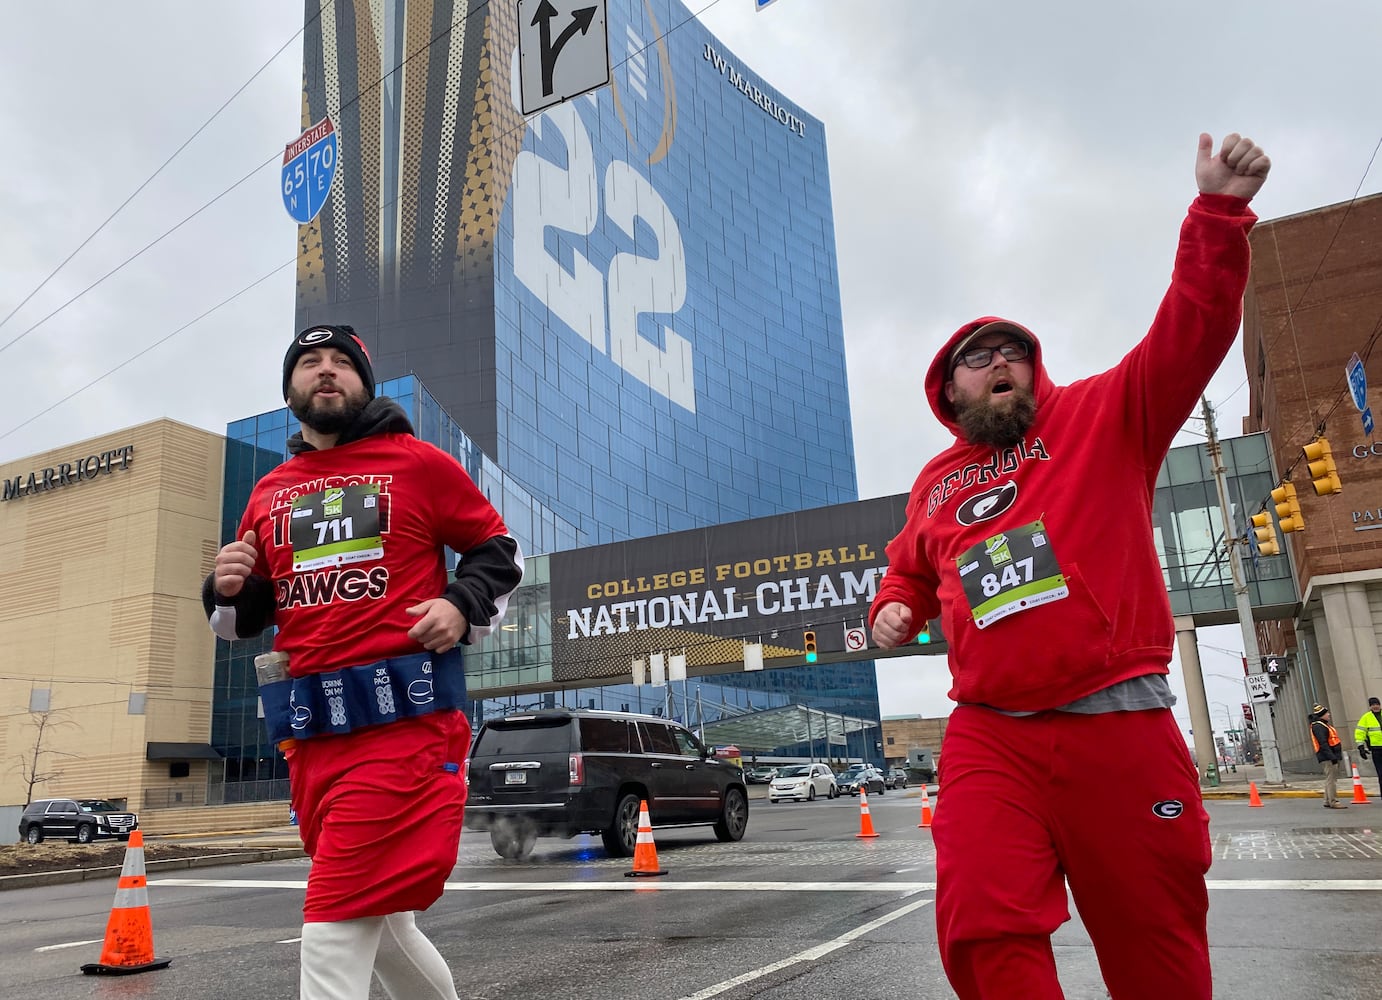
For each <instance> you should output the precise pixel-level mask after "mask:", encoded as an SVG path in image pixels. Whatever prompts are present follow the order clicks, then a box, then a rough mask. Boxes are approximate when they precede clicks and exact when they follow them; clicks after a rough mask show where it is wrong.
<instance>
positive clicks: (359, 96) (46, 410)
mask: <svg viewBox="0 0 1382 1000" xmlns="http://www.w3.org/2000/svg"><path fill="white" fill-rule="evenodd" d="M489 2H490V0H481V2H480V3H479V4H477V5H476V6H475V7H473V8H471V9H469V10H468V11H467V12H466V14H465V16H464V17H462V18H459V19H457V20H456V21H453V22H452V23H451V24H450V25H449V26H448V27H447V28H445V29H444V30H442V31H440V32H438V33H437V34H436V35H434V36H433V37H432V38H431V40H430V41H429V42H428V43H427V44H426V45H424V46H421V47H420V48H418V49H417V50H416V51H415V52H413V54H412V55H409V56H407V57H406V58H405V59H404V60H403V61H402V62H400V63H399V64H398V65H397V66H395V67H394V68H393V69H392V70H390V71H389V72H388V73H385V74H384V75H383V76H381V77H380V78H379V79H378V80H376V81H375V82H374V83H373V84H372V85H371V86H369V87H368V88H366V89H365V90H362V91H360V92H359V93H358V94H356V95H355V97H353V98H351V99H350V100H349V101H347V102H346V103H345V104H342V105H341V107H340V109H339V110H338V112H337V113H339V112H340V111H344V110H346V109H347V108H349V107H351V106H352V105H354V104H356V103H358V102H359V101H360V100H361V99H362V98H363V97H365V96H366V95H367V94H369V93H371V92H372V91H374V90H375V89H377V88H378V87H379V85H380V84H382V83H383V82H384V81H385V80H387V79H389V77H391V76H393V75H394V74H395V73H397V72H398V71H399V70H400V69H402V68H403V67H404V66H406V65H407V64H408V63H409V62H411V61H412V60H413V59H415V58H416V57H417V56H418V55H420V54H421V53H423V52H425V51H427V50H428V49H430V48H431V47H432V46H433V45H435V44H436V43H437V42H438V41H440V40H441V39H442V38H443V37H445V36H446V35H447V34H449V33H450V32H451V30H452V29H453V28H455V27H456V25H458V24H460V23H461V21H463V20H465V19H466V18H468V17H470V15H472V14H475V13H477V12H478V11H480V10H481V9H482V8H484V7H485V6H487V5H488V4H489ZM719 2H720V0H710V2H709V3H707V4H706V5H705V6H704V7H702V8H700V9H699V10H697V11H695V12H693V13H692V14H690V15H689V16H687V17H686V18H684V19H683V20H681V21H679V22H678V23H677V24H675V25H673V26H672V27H670V28H668V29H667V30H666V31H665V32H663V33H662V34H661V35H659V36H657V37H656V38H654V39H653V40H652V41H651V42H649V43H648V44H647V45H645V46H644V47H643V48H642V49H639V50H638V52H634V53H630V54H629V55H628V56H626V57H625V58H624V59H623V60H621V61H620V62H618V63H616V64H614V66H613V67H611V68H612V69H617V68H618V67H620V66H623V65H624V64H625V63H627V62H628V61H629V60H630V59H633V58H634V57H635V56H637V55H641V54H642V53H643V52H645V51H647V49H648V48H649V47H650V46H652V45H654V44H656V43H657V42H658V41H660V40H662V39H665V38H666V37H667V36H668V35H670V34H671V33H672V32H673V31H676V30H677V29H678V28H680V27H682V26H683V25H685V24H688V23H689V22H691V21H693V20H695V19H696V18H698V17H699V16H700V15H701V14H703V13H705V12H706V11H707V10H709V9H710V8H711V7H714V6H715V5H716V4H718V3H719ZM317 14H318V16H320V14H321V9H320V8H319V9H318V11H317ZM305 27H306V25H304V28H305ZM289 41H290V42H291V39H289ZM527 126H528V121H527V119H524V120H523V121H521V122H520V123H519V124H518V125H516V126H514V127H513V128H509V129H506V130H505V131H504V132H502V133H500V134H499V135H496V136H492V137H485V141H486V142H487V143H488V144H490V145H493V144H494V143H497V142H498V141H499V140H501V139H504V138H506V137H508V136H509V135H512V134H513V133H514V132H516V131H518V130H519V129H520V128H527ZM279 155H280V154H279V153H277V152H275V153H274V154H273V155H272V156H270V157H269V158H268V159H267V160H265V161H264V162H263V163H260V164H259V165H258V166H256V167H255V168H254V169H253V170H251V171H250V172H249V173H247V174H246V175H245V176H243V177H241V178H240V179H239V180H238V181H236V182H235V183H234V184H232V185H231V186H230V187H228V188H226V189H225V190H224V191H222V192H221V193H220V194H218V195H216V196H215V197H214V198H212V199H211V200H210V201H209V202H207V203H206V204H205V205H203V206H202V207H201V208H199V209H197V210H196V211H195V212H193V213H192V214H191V215H189V216H187V217H186V218H185V219H183V220H182V221H181V222H179V223H178V224H177V225H175V226H173V227H172V228H171V229H169V230H168V231H167V232H165V233H164V234H163V235H162V236H159V237H157V238H156V239H154V240H153V241H152V242H150V243H148V244H147V245H145V246H144V247H143V248H142V249H141V250H139V251H138V252H137V253H135V254H133V255H132V256H130V257H129V258H127V259H126V260H124V261H123V262H122V263H120V264H118V265H117V266H116V267H114V268H112V269H111V270H110V271H108V272H106V273H105V274H104V275H102V276H101V277H100V278H98V279H97V280H96V281H94V282H92V283H91V284H90V285H88V286H87V287H86V288H84V289H83V290H82V291H80V292H78V293H77V294H76V295H75V296H73V297H72V298H71V299H68V300H67V301H66V302H64V303H63V304H62V305H61V306H59V307H58V308H57V309H55V310H53V311H52V312H51V313H49V314H48V315H47V316H45V317H43V319H41V320H39V321H38V322H37V323H35V324H34V325H33V326H31V327H29V328H28V329H27V330H25V331H24V332H23V333H21V334H19V336H17V337H15V338H14V339H12V340H10V341H8V342H7V343H5V344H0V353H3V352H4V351H5V350H6V349H7V348H8V347H10V346H11V345H12V344H14V343H16V342H17V341H19V340H20V339H22V338H23V337H25V336H27V335H28V334H30V333H32V332H33V331H34V330H35V329H37V328H38V327H39V326H41V325H42V324H43V323H46V322H47V321H48V320H50V319H52V318H53V317H54V316H56V315H57V314H58V313H60V312H62V310H64V309H66V308H67V307H68V306H70V305H72V303H74V302H76V301H77V299H79V298H81V297H82V296H83V295H85V294H86V293H87V292H89V291H91V290H92V289H93V288H95V287H96V286H97V285H99V284H101V283H102V282H104V281H105V280H106V279H107V278H110V277H111V276H112V275H114V274H115V273H116V272H118V271H120V270H122V269H123V268H124V267H126V266H127V265H129V264H130V263H132V262H133V261H134V260H136V259H137V258H139V257H140V256H142V255H143V254H144V253H146V252H147V251H148V250H150V249H152V248H153V247H154V246H156V245H157V244H159V243H161V242H162V241H163V240H164V239H165V238H166V237H168V236H170V235H172V234H173V233H174V232H176V231H177V230H178V229H181V228H182V227H183V226H184V225H186V224H187V223H189V222H191V221H192V220H193V219H194V218H196V217H197V216H198V215H200V214H201V213H202V212H204V211H206V209H208V208H210V207H211V206H212V205H214V204H215V203H216V202H218V201H220V200H221V199H222V198H224V197H225V196H226V195H228V194H230V192H232V191H234V190H235V189H236V188H238V187H239V186H240V185H242V184H244V183H245V182H246V181H248V180H249V179H250V178H251V177H253V176H254V175H255V174H257V173H258V172H259V171H260V170H263V169H264V167H266V166H268V165H269V164H270V163H272V162H273V161H274V160H276V159H278V157H279ZM382 207H383V205H382V204H381V208H382ZM93 235H94V234H93ZM296 260H297V258H296V257H294V258H293V260H290V261H288V262H287V264H281V265H279V266H278V267H276V268H274V269H273V270H272V271H270V272H269V273H268V274H265V275H264V276H263V277H260V278H257V279H255V280H254V281H253V282H251V283H250V284H249V285H247V286H245V287H244V288H242V289H240V290H239V291H238V292H236V293H235V294H233V295H231V296H230V297H229V298H227V299H224V300H223V301H221V302H220V303H218V304H217V305H215V306H212V307H211V308H210V309H208V310H206V312H204V313H202V314H201V315H200V316H198V317H196V319H193V320H191V321H189V322H187V323H185V324H183V325H182V326H180V327H178V328H177V329H176V330H174V331H173V332H172V333H170V334H168V335H167V336H166V337H163V338H162V339H160V340H158V341H155V342H154V343H153V344H150V345H149V346H148V347H146V348H145V349H144V350H142V351H140V352H139V353H138V354H136V355H134V357H131V358H128V359H126V360H125V361H122V362H121V363H120V364H118V365H116V366H115V367H114V368H111V369H110V370H109V371H107V372H105V373H104V374H102V375H100V376H98V377H97V378H95V379H93V380H92V381H91V382H88V383H87V384H86V385H84V386H82V388H80V389H77V390H76V391H74V392H71V393H69V394H68V395H66V396H64V397H63V398H62V399H60V400H58V401H57V402H55V403H53V404H52V405H51V406H48V407H46V408H44V409H43V410H40V411H39V412H38V413H36V414H34V415H33V416H32V417H30V418H29V419H28V420H25V421H24V422H23V423H20V424H17V425H15V426H14V427H11V428H10V429H9V430H7V431H5V432H4V433H3V434H0V441H2V440H4V439H5V438H7V437H9V436H10V435H11V434H13V433H15V432H16V431H18V430H20V429H21V428H23V427H26V426H28V425H29V424H31V423H33V422H34V421H35V420H37V419H38V418H39V417H41V416H43V415H44V414H46V413H49V412H50V411H52V410H53V409H55V408H56V407H58V406H60V405H61V404H63V403H65V402H67V401H68V400H70V399H72V398H73V397H75V396H77V395H79V394H80V393H82V392H85V391H86V390H87V389H89V388H91V387H92V386H94V385H96V384H97V383H99V382H101V381H102V380H104V379H105V378H107V377H109V376H110V375H113V374H115V372H117V371H119V370H120V369H121V368H124V367H125V366H126V365H128V364H129V363H130V362H132V361H135V360H137V359H138V358H140V357H143V356H144V355H145V354H147V353H148V352H149V351H151V350H153V349H154V348H155V347H158V346H159V345H160V344H163V343H165V342H166V341H168V340H171V339H172V338H173V337H175V336H177V335H178V334H179V333H181V332H182V331H184V330H186V329H187V328H188V327H190V326H192V325H193V324H195V323H197V322H199V321H200V320H202V319H205V318H206V317H207V316H209V315H211V314H212V313H213V312H215V311H216V310H217V309H219V308H221V306H224V305H227V304H229V303H230V302H233V301H234V300H235V299H237V298H239V297H240V296H241V295H243V294H244V293H245V292H248V291H249V290H250V289H252V288H254V287H256V286H257V285H260V284H262V283H263V282H264V281H266V280H268V278H269V277H271V276H272V275H273V274H275V273H277V272H278V271H280V270H282V269H283V268H284V267H286V266H288V264H292V263H295V262H296Z"/></svg>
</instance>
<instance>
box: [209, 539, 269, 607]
mask: <svg viewBox="0 0 1382 1000" xmlns="http://www.w3.org/2000/svg"><path fill="white" fill-rule="evenodd" d="M254 542H255V537H254V532H253V531H247V532H245V534H244V536H243V537H242V538H241V539H240V540H239V541H238V542H230V543H229V544H227V545H223V546H221V551H220V552H217V553H216V580H215V587H216V593H217V594H219V595H220V596H221V597H234V596H235V595H236V594H238V593H240V589H241V588H242V587H244V585H245V581H246V580H247V579H249V575H250V573H252V572H253V571H254V564H255V561H256V560H258V558H259V550H258V549H256V548H255V547H254Z"/></svg>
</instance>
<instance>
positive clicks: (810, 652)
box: [801, 629, 816, 663]
mask: <svg viewBox="0 0 1382 1000" xmlns="http://www.w3.org/2000/svg"><path fill="white" fill-rule="evenodd" d="M801 637H802V640H803V641H804V642H805V644H806V662H807V663H815V662H816V633H815V632H813V631H811V630H810V629H807V630H806V631H805V632H803V633H802V635H801Z"/></svg>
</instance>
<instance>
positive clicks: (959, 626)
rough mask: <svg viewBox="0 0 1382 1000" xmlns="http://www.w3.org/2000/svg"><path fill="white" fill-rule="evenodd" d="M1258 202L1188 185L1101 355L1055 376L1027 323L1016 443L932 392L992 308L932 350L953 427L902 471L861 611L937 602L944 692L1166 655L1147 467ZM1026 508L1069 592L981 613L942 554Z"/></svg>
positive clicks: (1224, 347) (1035, 681)
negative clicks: (1026, 416)
mask: <svg viewBox="0 0 1382 1000" xmlns="http://www.w3.org/2000/svg"><path fill="white" fill-rule="evenodd" d="M1256 218H1257V217H1256V216H1255V215H1254V214H1253V213H1252V212H1251V211H1250V210H1249V209H1248V207H1247V202H1246V201H1244V200H1243V199H1241V198H1235V197H1231V196H1228V195H1200V196H1199V197H1198V198H1196V200H1195V201H1194V203H1193V204H1192V205H1191V206H1190V210H1189V213H1188V215H1187V217H1186V219H1185V222H1184V224H1183V225H1182V227H1181V237H1180V245H1179V248H1178V251H1177V254H1176V262H1175V270H1174V273H1173V276H1172V280H1171V286H1170V288H1169V289H1168V291H1167V292H1166V296H1165V298H1164V299H1163V300H1162V303H1161V307H1160V308H1159V309H1158V311H1157V315H1156V318H1155V320H1154V321H1153V323H1152V326H1151V328H1150V330H1149V331H1148V332H1147V334H1146V336H1145V337H1144V338H1143V339H1142V341H1141V342H1140V343H1138V344H1137V346H1136V347H1134V348H1133V349H1132V351H1131V352H1129V354H1128V355H1127V356H1126V357H1125V358H1124V359H1123V360H1122V361H1121V362H1120V363H1119V364H1118V365H1116V366H1115V367H1114V368H1112V369H1110V370H1109V371H1106V372H1104V373H1102V374H1100V375H1095V376H1093V377H1091V378H1087V379H1083V380H1081V381H1078V382H1075V383H1073V384H1071V385H1067V386H1057V385H1055V384H1053V383H1052V381H1051V379H1050V378H1049V376H1048V375H1047V373H1046V370H1045V368H1044V367H1043V366H1042V360H1041V348H1040V345H1039V344H1038V343H1037V342H1036V338H1035V337H1033V338H1032V339H1033V355H1032V365H1033V369H1034V376H1035V380H1034V385H1033V391H1034V393H1035V396H1036V404H1037V409H1036V418H1035V420H1034V422H1033V424H1032V426H1031V427H1030V428H1029V429H1028V430H1027V433H1026V436H1025V438H1024V439H1023V441H1022V443H1021V444H1020V445H1019V446H1017V447H1014V448H1007V449H995V448H993V447H990V446H981V445H971V444H969V443H967V442H966V441H965V440H963V439H962V437H961V435H960V431H959V427H958V425H957V424H956V421H955V411H954V409H953V407H952V406H951V404H950V402H949V401H948V400H947V399H946V397H945V392H944V389H945V384H946V382H947V381H948V380H949V377H950V370H949V365H948V361H949V357H950V352H951V349H952V348H953V346H954V345H955V344H956V343H957V342H958V341H959V339H960V338H961V337H963V336H965V335H967V334H968V333H969V332H971V331H972V330H974V329H976V328H977V327H978V326H980V325H982V324H983V323H986V322H990V321H992V320H993V319H995V317H985V318H984V319H981V320H976V321H974V322H972V323H968V324H966V325H965V326H964V327H962V328H960V329H959V330H957V331H956V332H955V333H954V334H953V335H952V336H951V337H950V339H949V340H948V341H947V342H946V343H945V345H944V346H943V347H942V348H941V350H940V351H939V352H938V353H937V354H936V357H935V360H934V361H933V362H932V363H931V366H930V369H929V370H928V372H927V376H926V392H927V396H928V398H929V399H930V402H931V408H932V410H933V411H934V412H935V414H936V416H937V417H938V418H939V419H940V420H941V421H942V423H944V424H945V425H946V427H948V428H949V429H950V430H951V431H952V432H954V433H955V434H956V441H955V443H954V444H953V445H952V446H951V447H950V448H948V449H946V450H945V451H944V452H942V453H941V454H940V455H938V456H936V457H935V458H934V459H932V460H931V461H930V462H928V463H927V464H926V466H925V468H923V469H922V471H921V474H920V475H919V476H918V477H917V480H916V483H915V485H914V486H913V487H912V491H911V497H910V499H909V501H908V505H907V522H906V525H905V527H904V528H903V530H902V532H901V533H900V534H899V535H898V536H897V538H895V539H894V540H893V541H892V543H891V544H889V546H888V549H887V553H888V560H889V566H888V570H887V574H886V575H885V576H884V578H883V581H882V583H881V585H880V587H879V591H878V594H877V596H876V598H875V600H874V602H873V606H872V609H871V612H870V622H872V620H873V618H874V617H876V616H877V614H878V611H879V609H880V608H882V607H883V606H884V605H885V604H888V603H890V602H894V601H897V602H901V603H903V604H905V605H906V606H907V607H908V608H909V609H910V610H911V613H912V623H913V625H914V626H915V627H916V628H917V629H918V630H919V629H920V628H922V627H923V626H924V625H925V623H926V622H927V621H929V620H930V619H932V618H934V617H936V615H937V614H938V613H939V614H940V616H941V623H942V631H943V632H944V634H945V639H946V641H947V642H948V643H949V661H950V670H951V675H952V678H953V686H952V688H951V691H950V696H951V698H953V699H954V700H956V701H958V702H963V703H976V704H987V705H991V706H994V707H996V708H1001V709H1005V710H1009V711H1041V710H1044V709H1050V708H1056V707H1059V706H1061V705H1066V704H1069V703H1070V702H1072V701H1076V700H1078V699H1080V698H1083V697H1085V696H1087V695H1089V694H1092V693H1093V692H1095V691H1099V690H1101V689H1103V688H1106V687H1108V686H1110V685H1112V684H1116V683H1119V682H1121V681H1125V680H1128V679H1130V678H1132V677H1137V676H1141V675H1144V674H1153V673H1163V674H1164V673H1167V672H1168V670H1169V667H1168V664H1169V662H1170V657H1171V648H1172V642H1173V640H1174V626H1173V624H1172V621H1171V610H1170V602H1169V600H1168V598H1167V593H1166V585H1165V583H1164V581H1163V578H1162V572H1161V568H1160V563H1159V561H1158V558H1157V552H1156V547H1155V545H1154V542H1153V537H1152V531H1151V522H1152V499H1153V494H1154V490H1155V485H1156V477H1157V472H1158V470H1159V469H1160V467H1161V464H1162V462H1163V461H1164V460H1165V457H1166V453H1167V451H1168V450H1169V449H1170V445H1171V441H1172V439H1173V438H1174V436H1175V434H1176V432H1177V431H1178V430H1179V429H1180V427H1181V425H1182V424H1183V423H1184V422H1185V420H1186V419H1187V418H1188V417H1189V416H1190V414H1191V412H1192V411H1193V410H1194V408H1195V406H1196V404H1197V402H1198V400H1199V396H1200V394H1201V392H1203V390H1204V388H1205V386H1206V385H1208V383H1209V380H1210V378H1211V377H1212V376H1213V374H1214V372H1215V371H1216V370H1217V369H1218V367H1219V364H1220V362H1222V361H1223V359H1224V356H1225V355H1226V354H1227V353H1228V351H1229V349H1230V347H1231V346H1232V345H1233V341H1234V338H1235V336H1236V335H1237V331H1238V326H1239V322H1240V319H1241V316H1242V297H1243V290H1244V287H1245V286H1246V284H1247V275H1248V263H1249V253H1248V241H1247V234H1248V231H1249V230H1250V229H1251V228H1252V224H1253V222H1255V221H1256ZM1092 335H1095V336H1097V335H1098V334H1097V333H1095V334H1092ZM1036 521H1040V522H1042V524H1043V526H1044V538H1043V539H1042V541H1043V543H1049V545H1050V551H1051V552H1053V553H1054V556H1055V559H1056V561H1057V562H1058V564H1059V568H1060V572H1061V574H1062V575H1063V577H1064V582H1065V586H1066V587H1068V590H1069V594H1068V596H1067V597H1065V598H1063V599H1059V600H1053V601H1050V602H1049V603H1044V604H1040V605H1039V606H1033V607H1029V608H1027V609H1025V610H1022V611H1019V612H1017V613H1014V614H1011V615H1009V616H1007V617H1004V618H1001V619H1000V620H997V621H993V622H990V623H988V624H987V627H985V628H979V627H978V625H977V624H976V621H975V619H974V617H973V615H972V609H971V606H970V601H969V599H968V598H967V597H966V594H965V592H964V588H963V582H962V580H961V578H960V572H959V569H958V567H957V564H956V558H957V557H958V556H960V555H961V554H962V553H965V552H966V551H969V550H972V549H973V547H974V546H976V545H980V544H981V543H984V542H985V540H986V539H990V538H992V537H994V536H996V535H998V534H1000V533H1002V532H1004V531H1007V530H1011V529H1015V528H1017V527H1019V526H1022V525H1027V524H1031V523H1032V522H1036Z"/></svg>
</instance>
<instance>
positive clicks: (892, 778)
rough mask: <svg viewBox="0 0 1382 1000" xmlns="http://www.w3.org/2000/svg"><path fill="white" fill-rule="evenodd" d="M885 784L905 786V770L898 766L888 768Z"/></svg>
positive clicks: (891, 786)
mask: <svg viewBox="0 0 1382 1000" xmlns="http://www.w3.org/2000/svg"><path fill="white" fill-rule="evenodd" d="M885 784H887V786H888V787H889V788H906V787H907V772H906V771H904V770H903V769H902V768H900V767H894V768H890V769H889V770H888V777H887V779H886V781H885Z"/></svg>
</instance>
